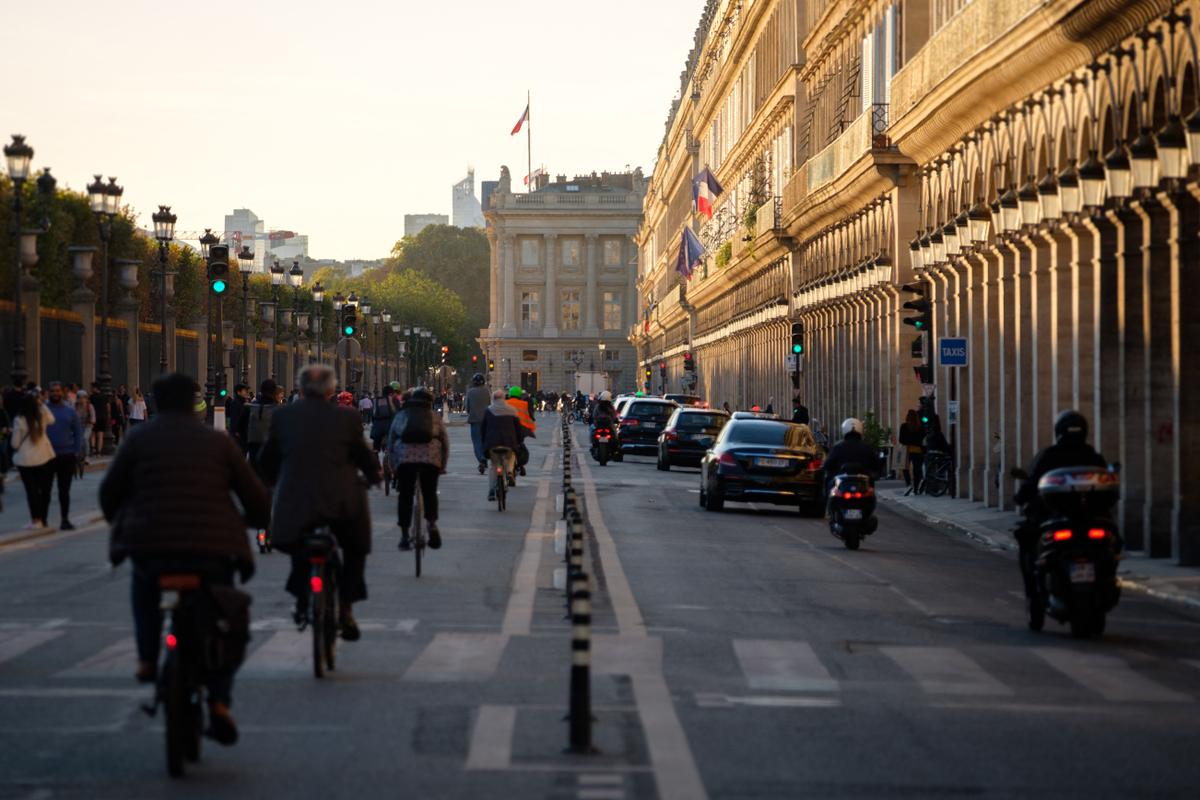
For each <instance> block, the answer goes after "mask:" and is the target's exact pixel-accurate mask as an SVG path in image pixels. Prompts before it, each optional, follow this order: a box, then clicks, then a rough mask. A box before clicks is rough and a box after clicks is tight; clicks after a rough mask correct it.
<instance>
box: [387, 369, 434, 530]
mask: <svg viewBox="0 0 1200 800" xmlns="http://www.w3.org/2000/svg"><path fill="white" fill-rule="evenodd" d="M387 447H388V457H389V458H390V459H391V463H392V468H393V469H394V470H395V471H396V500H397V504H396V524H397V525H399V526H400V543H399V548H400V549H401V550H408V549H410V548H411V546H412V540H411V539H409V536H408V529H409V526H410V525H411V524H412V518H413V490H414V489H415V488H416V487H417V485H418V483H419V484H420V487H421V498H422V499H423V500H424V501H425V521H426V523H428V524H427V527H428V529H429V546H430V547H431V548H433V549H434V550H436V549H438V548H439V547H441V546H442V535H441V532H440V531H439V530H438V526H437V521H438V496H437V485H438V476H439V475H442V474H444V473H445V472H446V463H447V461H448V460H449V458H450V437H449V435H448V434H447V433H446V425H445V423H444V422H442V419H441V417H440V416H438V415H437V414H435V413H433V395H432V394H431V393H430V392H429V390H428V389H424V388H418V389H414V390H413V392H412V394H411V395H409V397H408V400H407V401H406V402H405V403H404V408H402V409H401V410H400V411H398V412H397V413H396V417H395V419H393V420H392V427H391V430H389V431H388V436H387Z"/></svg>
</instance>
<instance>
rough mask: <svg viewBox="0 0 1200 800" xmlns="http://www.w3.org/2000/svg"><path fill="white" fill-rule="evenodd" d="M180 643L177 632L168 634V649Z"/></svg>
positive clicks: (172, 648)
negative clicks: (176, 636) (176, 635)
mask: <svg viewBox="0 0 1200 800" xmlns="http://www.w3.org/2000/svg"><path fill="white" fill-rule="evenodd" d="M178 645H179V640H178V639H176V638H175V634H173V633H168V634H167V649H168V650H174V649H175V648H176V647H177V646H178Z"/></svg>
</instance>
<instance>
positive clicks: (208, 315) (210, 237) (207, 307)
mask: <svg viewBox="0 0 1200 800" xmlns="http://www.w3.org/2000/svg"><path fill="white" fill-rule="evenodd" d="M97 177H99V176H97ZM220 242H221V237H219V236H217V235H216V234H215V233H213V232H212V228H205V229H204V235H203V236H201V237H200V257H201V258H202V259H204V265H205V266H204V268H205V269H206V270H207V269H208V258H209V256H210V255H211V254H212V247H213V245H215V244H220ZM212 300H213V291H212V287H211V286H210V287H209V289H208V291H206V292H205V293H204V336H205V342H204V353H205V359H204V367H205V371H206V372H207V373H208V374H207V377H206V378H205V382H204V399H205V401H206V403H207V405H208V407H209V408H212V402H213V389H214V387H215V386H216V375H215V374H214V366H215V364H216V362H215V361H214V360H213V348H212V337H211V336H210V335H209V334H210V332H211V331H212Z"/></svg>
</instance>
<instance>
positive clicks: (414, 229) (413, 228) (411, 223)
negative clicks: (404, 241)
mask: <svg viewBox="0 0 1200 800" xmlns="http://www.w3.org/2000/svg"><path fill="white" fill-rule="evenodd" d="M449 224H450V218H449V217H447V216H446V215H445V214H405V215H404V235H405V236H416V235H417V234H418V233H420V232H421V231H422V230H424V229H425V228H428V227H429V226H430V225H449Z"/></svg>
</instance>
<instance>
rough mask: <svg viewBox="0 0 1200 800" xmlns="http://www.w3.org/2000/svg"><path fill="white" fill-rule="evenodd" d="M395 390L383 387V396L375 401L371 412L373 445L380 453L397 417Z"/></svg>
mask: <svg viewBox="0 0 1200 800" xmlns="http://www.w3.org/2000/svg"><path fill="white" fill-rule="evenodd" d="M394 393H395V390H394V389H393V388H392V387H391V386H385V387H383V394H382V396H380V397H377V398H376V399H375V405H374V406H373V407H372V410H371V445H372V447H374V449H375V452H376V453H378V452H379V451H380V450H382V449H383V442H384V439H386V438H387V435H388V431H389V430H391V427H392V419H393V418H394V417H395V416H396V401H395V396H394Z"/></svg>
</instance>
